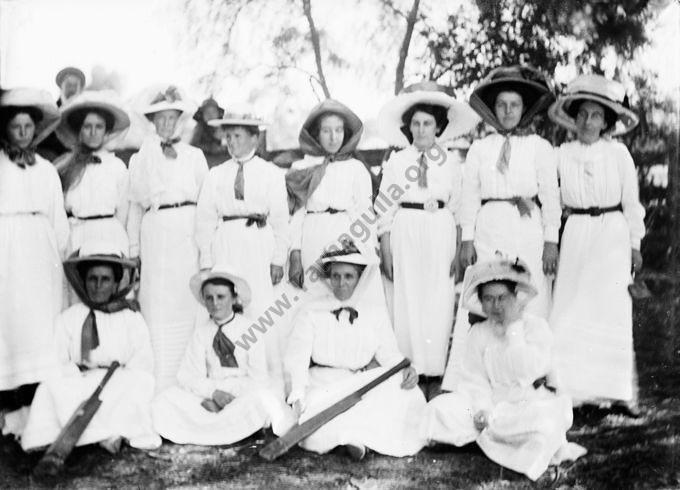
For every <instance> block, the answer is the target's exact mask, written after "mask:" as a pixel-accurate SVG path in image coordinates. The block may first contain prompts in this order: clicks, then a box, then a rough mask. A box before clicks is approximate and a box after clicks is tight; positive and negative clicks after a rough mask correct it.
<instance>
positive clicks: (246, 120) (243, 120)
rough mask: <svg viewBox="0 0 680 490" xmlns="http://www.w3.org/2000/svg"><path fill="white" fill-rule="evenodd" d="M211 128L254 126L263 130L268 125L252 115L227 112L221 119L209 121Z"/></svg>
mask: <svg viewBox="0 0 680 490" xmlns="http://www.w3.org/2000/svg"><path fill="white" fill-rule="evenodd" d="M208 125H209V126H213V127H221V126H254V127H257V128H260V129H263V128H264V127H265V126H267V123H266V122H264V121H263V120H261V119H258V118H257V117H255V116H254V115H252V114H241V113H233V112H231V113H230V112H225V113H224V114H223V115H222V117H221V118H219V119H211V120H210V121H208Z"/></svg>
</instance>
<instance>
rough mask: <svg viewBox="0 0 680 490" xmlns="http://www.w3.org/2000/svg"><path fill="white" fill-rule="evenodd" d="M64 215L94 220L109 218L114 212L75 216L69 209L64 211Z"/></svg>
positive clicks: (83, 219)
mask: <svg viewBox="0 0 680 490" xmlns="http://www.w3.org/2000/svg"><path fill="white" fill-rule="evenodd" d="M66 216H67V217H69V218H75V219H79V220H82V221H88V220H95V219H109V218H113V217H115V215H114V214H95V215H93V216H75V215H74V214H73V213H71V212H70V211H69V212H68V213H66Z"/></svg>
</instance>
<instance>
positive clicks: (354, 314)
mask: <svg viewBox="0 0 680 490" xmlns="http://www.w3.org/2000/svg"><path fill="white" fill-rule="evenodd" d="M342 310H347V313H349V324H350V325H354V320H356V319H357V318H359V312H358V311H357V310H355V309H354V308H352V307H351V306H341V307H340V308H337V309H335V310H331V313H332V314H333V315H335V319H336V320H338V321H339V320H340V313H342Z"/></svg>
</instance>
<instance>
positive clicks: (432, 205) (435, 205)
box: [399, 199, 446, 212]
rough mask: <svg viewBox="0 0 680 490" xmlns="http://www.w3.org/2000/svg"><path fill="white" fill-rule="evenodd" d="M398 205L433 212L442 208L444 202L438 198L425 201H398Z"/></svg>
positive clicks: (444, 204)
mask: <svg viewBox="0 0 680 490" xmlns="http://www.w3.org/2000/svg"><path fill="white" fill-rule="evenodd" d="M399 206H401V207H402V208H405V209H422V210H424V211H429V212H434V211H436V210H438V209H443V208H444V207H445V206H446V203H445V202H444V201H441V200H439V199H428V200H427V201H425V202H400V203H399Z"/></svg>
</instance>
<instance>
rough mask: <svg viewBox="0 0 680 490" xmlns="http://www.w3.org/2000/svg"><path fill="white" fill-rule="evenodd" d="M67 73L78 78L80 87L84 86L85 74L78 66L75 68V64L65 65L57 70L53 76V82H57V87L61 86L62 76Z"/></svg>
mask: <svg viewBox="0 0 680 490" xmlns="http://www.w3.org/2000/svg"><path fill="white" fill-rule="evenodd" d="M68 75H73V76H75V77H77V78H79V79H80V85H81V86H82V87H84V86H85V74H84V73H83V71H82V70H80V69H79V68H76V67H75V66H67V67H66V68H62V69H61V70H59V73H57V76H56V77H54V82H55V83H56V84H57V87H61V84H62V82H63V81H64V78H66V77H67V76H68Z"/></svg>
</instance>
